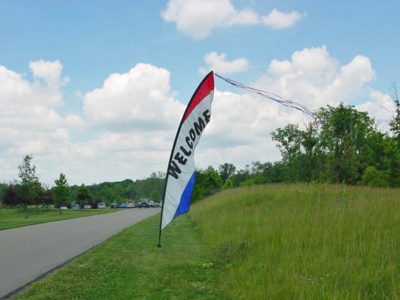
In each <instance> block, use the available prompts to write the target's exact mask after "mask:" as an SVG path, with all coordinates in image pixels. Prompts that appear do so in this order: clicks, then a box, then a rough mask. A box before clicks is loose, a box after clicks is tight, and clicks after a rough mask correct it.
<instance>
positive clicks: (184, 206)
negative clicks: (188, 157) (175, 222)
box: [174, 172, 195, 218]
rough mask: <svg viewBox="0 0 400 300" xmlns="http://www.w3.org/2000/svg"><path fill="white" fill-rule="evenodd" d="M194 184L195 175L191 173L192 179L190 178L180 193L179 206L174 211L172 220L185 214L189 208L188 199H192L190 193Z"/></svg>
mask: <svg viewBox="0 0 400 300" xmlns="http://www.w3.org/2000/svg"><path fill="white" fill-rule="evenodd" d="M194 182H195V173H194V172H193V175H192V177H190V179H189V181H188V183H187V185H186V187H185V190H184V191H183V193H182V197H181V201H180V202H179V206H178V208H177V209H176V212H175V215H174V218H176V217H177V216H179V215H181V214H184V213H185V212H187V211H188V210H189V208H190V198H191V197H192V192H193V188H194Z"/></svg>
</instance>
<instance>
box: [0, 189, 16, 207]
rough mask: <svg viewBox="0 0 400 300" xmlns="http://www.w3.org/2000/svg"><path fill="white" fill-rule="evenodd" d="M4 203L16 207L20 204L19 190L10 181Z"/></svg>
mask: <svg viewBox="0 0 400 300" xmlns="http://www.w3.org/2000/svg"><path fill="white" fill-rule="evenodd" d="M3 204H4V205H8V206H11V207H15V206H17V204H18V198H17V192H16V190H15V186H14V184H12V183H10V184H8V185H7V186H6V189H5V191H4V195H3Z"/></svg>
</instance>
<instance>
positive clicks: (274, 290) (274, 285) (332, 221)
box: [191, 185, 400, 299]
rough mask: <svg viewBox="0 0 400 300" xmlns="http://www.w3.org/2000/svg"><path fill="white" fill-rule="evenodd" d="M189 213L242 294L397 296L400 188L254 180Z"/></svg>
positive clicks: (230, 285)
mask: <svg viewBox="0 0 400 300" xmlns="http://www.w3.org/2000/svg"><path fill="white" fill-rule="evenodd" d="M191 217H192V219H193V221H194V222H195V223H196V224H197V228H198V231H199V232H201V233H202V236H203V239H204V240H206V241H207V242H208V243H209V244H210V245H212V249H210V251H211V252H212V253H213V255H211V257H212V260H214V261H215V262H216V263H217V264H218V266H219V267H222V268H223V267H224V268H225V278H224V282H223V289H224V290H225V291H233V292H234V294H235V295H237V297H238V298H240V299H398V298H400V284H399V283H400V191H399V190H390V189H371V188H357V187H351V188H350V187H342V186H328V185H326V186H325V185H277V186H254V187H251V188H243V189H237V190H231V191H226V192H224V193H220V194H218V195H215V196H214V197H212V198H211V199H209V200H208V201H205V202H202V203H199V204H198V205H197V206H196V209H193V211H192V214H191Z"/></svg>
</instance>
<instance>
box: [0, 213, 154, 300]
mask: <svg viewBox="0 0 400 300" xmlns="http://www.w3.org/2000/svg"><path fill="white" fill-rule="evenodd" d="M159 212H160V209H159V208H147V209H136V208H134V209H125V210H121V211H118V212H114V213H109V214H103V215H96V216H91V217H83V218H78V219H71V220H65V221H58V222H51V223H45V224H38V225H32V226H27V227H22V228H15V229H9V230H2V231H0V299H3V298H5V297H7V295H10V294H12V293H13V292H15V291H17V290H19V289H20V288H22V287H24V286H26V285H27V284H29V283H30V282H32V281H34V280H35V279H38V278H40V277H42V276H43V275H44V274H46V273H48V272H50V271H52V270H54V269H56V268H58V267H60V266H62V265H64V264H65V263H66V262H68V261H70V260H71V259H73V258H74V257H76V256H78V255H80V254H82V253H84V252H85V251H88V250H90V249H91V248H93V247H94V246H96V245H98V244H99V243H101V242H103V241H104V240H106V239H108V238H109V237H111V236H112V235H114V234H116V233H118V232H120V231H121V230H122V229H124V228H126V227H129V226H130V225H133V224H135V223H138V222H139V221H141V220H143V219H145V218H147V217H149V216H151V215H154V214H156V213H159Z"/></svg>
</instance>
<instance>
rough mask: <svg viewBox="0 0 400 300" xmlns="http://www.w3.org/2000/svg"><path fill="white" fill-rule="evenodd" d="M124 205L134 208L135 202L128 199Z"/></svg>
mask: <svg viewBox="0 0 400 300" xmlns="http://www.w3.org/2000/svg"><path fill="white" fill-rule="evenodd" d="M126 207H127V208H134V207H135V203H133V201H132V200H128V202H126Z"/></svg>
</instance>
